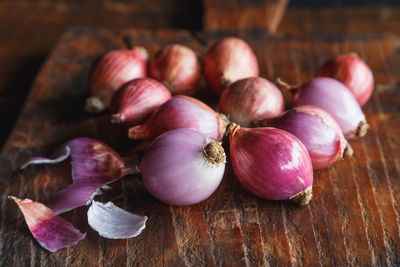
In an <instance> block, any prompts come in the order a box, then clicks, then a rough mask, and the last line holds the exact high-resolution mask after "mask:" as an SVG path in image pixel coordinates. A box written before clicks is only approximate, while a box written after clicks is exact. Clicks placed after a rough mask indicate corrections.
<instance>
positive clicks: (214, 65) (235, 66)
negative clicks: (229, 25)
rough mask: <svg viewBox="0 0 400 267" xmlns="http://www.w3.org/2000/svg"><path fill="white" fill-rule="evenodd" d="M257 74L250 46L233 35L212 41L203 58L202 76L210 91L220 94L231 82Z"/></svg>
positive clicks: (255, 62)
mask: <svg viewBox="0 0 400 267" xmlns="http://www.w3.org/2000/svg"><path fill="white" fill-rule="evenodd" d="M253 76H258V63H257V58H256V56H255V55H254V52H253V50H251V47H250V46H249V45H248V44H247V43H246V42H245V41H243V40H241V39H239V38H234V37H227V38H223V39H221V40H219V41H217V42H216V43H214V44H213V45H212V46H211V47H210V49H209V50H208V51H207V54H206V56H205V58H204V77H205V79H206V81H207V84H208V86H209V87H210V89H211V91H213V92H214V93H215V94H217V95H220V94H221V93H222V91H223V90H224V89H225V88H226V87H227V86H228V85H229V84H231V83H233V82H235V81H237V80H239V79H243V78H247V77H253Z"/></svg>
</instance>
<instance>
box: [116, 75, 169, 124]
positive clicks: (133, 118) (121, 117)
mask: <svg viewBox="0 0 400 267" xmlns="http://www.w3.org/2000/svg"><path fill="white" fill-rule="evenodd" d="M170 98H171V93H170V92H169V90H168V89H167V88H166V87H165V86H164V85H163V84H161V83H159V82H157V81H156V80H153V79H151V78H138V79H135V80H132V81H130V82H128V83H127V84H125V85H124V86H123V87H121V88H120V89H119V90H118V91H117V92H116V93H115V94H114V96H113V98H112V100H111V105H110V111H111V113H112V120H111V121H112V122H113V123H118V124H120V125H122V126H123V127H132V126H135V125H138V124H141V123H144V122H145V121H146V120H147V119H148V118H149V117H150V116H151V115H152V114H153V112H154V111H155V110H156V109H157V108H158V107H159V106H161V105H162V104H164V103H165V102H166V101H168V100H169V99H170Z"/></svg>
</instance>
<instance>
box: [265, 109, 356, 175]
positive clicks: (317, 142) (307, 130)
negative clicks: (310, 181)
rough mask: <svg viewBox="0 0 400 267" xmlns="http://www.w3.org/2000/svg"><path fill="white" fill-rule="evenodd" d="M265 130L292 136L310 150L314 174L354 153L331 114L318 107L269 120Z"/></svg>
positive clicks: (288, 112)
mask: <svg viewBox="0 0 400 267" xmlns="http://www.w3.org/2000/svg"><path fill="white" fill-rule="evenodd" d="M262 125H263V126H268V127H275V128H279V129H282V130H285V131H287V132H289V133H292V134H293V135H295V136H296V137H297V138H299V139H300V141H301V142H302V143H303V144H304V145H305V147H306V148H307V151H308V153H309V154H310V157H311V161H312V164H313V168H314V170H317V169H322V168H325V167H328V166H329V165H331V164H332V163H333V162H335V161H336V160H337V159H338V158H341V157H342V156H343V154H344V152H346V156H350V155H351V154H352V152H353V151H352V149H351V147H350V146H349V144H348V143H347V141H346V139H345V138H344V136H343V133H342V130H341V129H340V127H339V125H338V124H337V123H336V121H335V120H334V119H333V118H332V116H331V115H329V113H328V112H326V111H324V110H322V109H321V108H318V107H315V106H298V107H294V108H292V109H290V110H288V111H286V112H285V113H283V114H281V115H280V116H278V117H275V118H272V119H267V120H265V121H264V122H263V123H262Z"/></svg>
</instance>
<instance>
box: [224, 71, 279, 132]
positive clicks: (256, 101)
mask: <svg viewBox="0 0 400 267" xmlns="http://www.w3.org/2000/svg"><path fill="white" fill-rule="evenodd" d="M219 110H220V111H221V112H222V113H224V114H226V115H228V117H229V119H230V120H231V121H232V122H235V123H237V124H239V125H240V126H243V127H248V126H250V125H251V124H252V123H253V122H254V121H258V120H262V119H267V118H272V117H275V116H278V115H279V114H281V113H282V112H283V111H284V110H285V102H284V99H283V95H282V93H281V91H280V90H279V89H278V88H277V87H276V86H275V85H274V84H273V83H271V82H270V81H268V80H266V79H263V78H260V77H251V78H245V79H241V80H238V81H236V82H234V83H232V84H230V85H229V86H228V88H226V89H225V90H224V91H223V92H222V94H221V98H220V101H219Z"/></svg>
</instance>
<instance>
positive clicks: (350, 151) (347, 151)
mask: <svg viewBox="0 0 400 267" xmlns="http://www.w3.org/2000/svg"><path fill="white" fill-rule="evenodd" d="M353 154H354V151H353V149H352V148H351V146H350V144H349V143H347V145H346V147H345V149H344V152H343V157H345V158H349V157H351V156H353Z"/></svg>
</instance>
